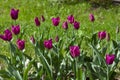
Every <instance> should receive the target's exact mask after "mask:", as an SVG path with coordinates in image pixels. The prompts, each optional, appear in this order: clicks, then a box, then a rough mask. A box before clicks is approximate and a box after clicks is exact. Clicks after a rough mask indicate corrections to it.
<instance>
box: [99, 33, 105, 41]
mask: <svg viewBox="0 0 120 80" xmlns="http://www.w3.org/2000/svg"><path fill="white" fill-rule="evenodd" d="M98 38H99V39H100V40H102V39H104V38H106V32H105V31H100V32H98Z"/></svg>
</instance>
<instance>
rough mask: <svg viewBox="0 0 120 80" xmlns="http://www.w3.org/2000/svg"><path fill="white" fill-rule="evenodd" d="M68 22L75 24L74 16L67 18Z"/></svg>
mask: <svg viewBox="0 0 120 80" xmlns="http://www.w3.org/2000/svg"><path fill="white" fill-rule="evenodd" d="M67 20H68V22H69V23H71V24H72V23H74V16H73V15H69V16H68V17H67Z"/></svg>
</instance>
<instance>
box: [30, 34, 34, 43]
mask: <svg viewBox="0 0 120 80" xmlns="http://www.w3.org/2000/svg"><path fill="white" fill-rule="evenodd" d="M30 42H31V43H32V44H35V38H34V37H33V36H31V37H30Z"/></svg>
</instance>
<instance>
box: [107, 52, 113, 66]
mask: <svg viewBox="0 0 120 80" xmlns="http://www.w3.org/2000/svg"><path fill="white" fill-rule="evenodd" d="M114 59H115V55H114V54H106V64H108V65H110V64H112V63H113V61H114Z"/></svg>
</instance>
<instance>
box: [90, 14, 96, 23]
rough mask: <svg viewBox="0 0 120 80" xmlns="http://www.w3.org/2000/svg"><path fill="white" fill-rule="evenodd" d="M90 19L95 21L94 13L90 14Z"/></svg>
mask: <svg viewBox="0 0 120 80" xmlns="http://www.w3.org/2000/svg"><path fill="white" fill-rule="evenodd" d="M89 19H90V21H91V22H94V21H95V18H94V15H93V14H89Z"/></svg>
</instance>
